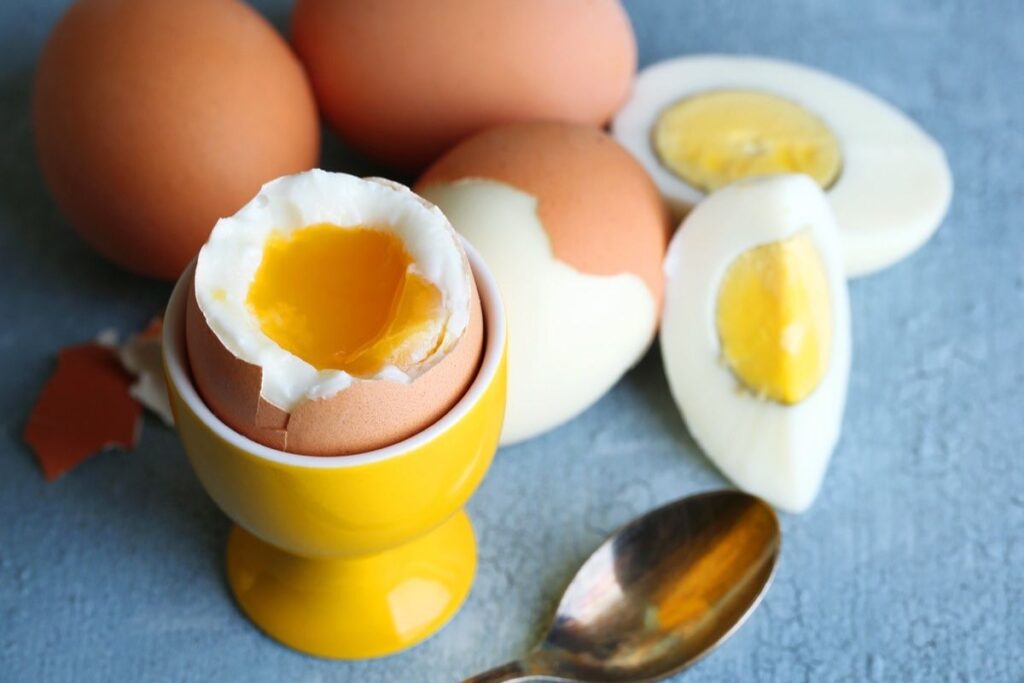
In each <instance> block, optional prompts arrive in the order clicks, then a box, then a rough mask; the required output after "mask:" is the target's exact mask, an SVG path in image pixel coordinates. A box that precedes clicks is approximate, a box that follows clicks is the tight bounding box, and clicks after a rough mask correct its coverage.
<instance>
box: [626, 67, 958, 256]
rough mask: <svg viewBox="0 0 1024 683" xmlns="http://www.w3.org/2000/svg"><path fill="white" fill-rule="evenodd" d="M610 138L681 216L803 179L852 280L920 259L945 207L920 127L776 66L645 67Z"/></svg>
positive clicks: (943, 185) (937, 160)
mask: <svg viewBox="0 0 1024 683" xmlns="http://www.w3.org/2000/svg"><path fill="white" fill-rule="evenodd" d="M613 131H614V135H615V137H616V139H618V140H619V141H620V142H621V143H622V144H623V145H625V146H626V147H627V148H628V149H629V150H630V151H631V152H632V153H633V154H634V155H636V157H637V158H638V159H639V160H640V161H641V162H642V163H643V164H644V166H646V167H647V169H648V170H649V171H650V172H651V174H652V175H653V176H654V179H655V181H656V182H657V183H658V187H659V188H660V189H661V192H662V194H663V195H664V197H665V199H666V200H667V201H668V202H669V203H670V204H671V205H672V207H673V209H674V210H675V212H676V214H677V215H682V214H685V212H686V211H689V210H690V209H691V208H692V207H693V206H694V205H695V204H696V203H697V202H699V201H700V200H701V199H702V198H703V197H704V196H706V195H707V193H709V192H712V191H714V190H716V189H718V188H720V187H722V186H724V185H726V184H728V183H730V182H733V181H735V180H737V179H740V178H745V177H749V176H759V175H767V174H772V173H804V174H806V175H808V176H810V177H811V178H813V179H814V180H815V182H816V183H818V185H819V186H820V187H821V188H822V189H823V190H825V191H826V193H827V195H828V199H829V202H830V203H831V205H832V209H833V211H834V212H835V214H836V217H837V219H838V221H839V226H840V229H841V230H840V242H841V244H842V250H843V258H844V263H845V268H846V271H847V273H848V274H849V275H850V276H859V275H866V274H868V273H872V272H875V271H877V270H880V269H882V268H885V267H887V266H890V265H892V264H894V263H896V262H897V261H899V260H901V259H903V258H906V257H907V256H909V255H910V254H911V253H913V252H914V251H915V250H917V249H918V248H919V247H920V246H921V245H923V244H924V243H925V242H926V241H927V240H928V238H929V237H931V235H932V234H933V233H934V232H935V231H936V230H937V229H938V227H939V224H940V223H941V222H942V219H943V218H944V217H945V215H946V211H947V209H948V207H949V203H950V198H951V196H952V187H953V183H952V175H951V174H950V170H949V165H948V164H947V162H946V158H945V155H944V153H943V151H942V148H941V147H940V146H939V145H938V143H936V142H935V140H933V139H932V138H931V137H929V136H928V134H927V133H925V132H924V131H923V130H921V128H920V127H919V126H918V125H917V124H915V123H914V122H913V121H911V120H910V119H909V118H907V117H906V116H905V115H903V114H902V113H901V112H899V111H898V110H896V109H895V108H893V107H892V106H890V105H889V104H887V103H885V102H883V101H882V100H880V99H879V98H877V97H875V96H874V95H872V94H870V93H868V92H866V91H865V90H862V89H861V88H858V87H857V86H854V85H852V84H850V83H847V82H845V81H843V80H841V79H839V78H836V77H835V76H831V75H829V74H826V73H823V72H821V71H818V70H815V69H811V68H808V67H805V66H800V65H798V64H793V63H789V62H784V61H779V60H774V59H764V58H760V57H735V56H724V55H702V56H692V57H681V58H677V59H670V60H668V61H665V62H661V63H658V64H655V65H653V66H650V67H648V68H646V69H644V70H643V71H642V72H641V73H640V75H639V76H638V77H637V80H636V85H635V87H634V89H633V94H632V96H631V97H630V99H629V101H628V102H627V103H626V105H625V106H624V107H623V108H622V110H621V111H619V113H618V114H617V115H616V117H615V121H614V123H613Z"/></svg>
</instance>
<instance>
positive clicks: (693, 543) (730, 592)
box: [465, 491, 781, 683]
mask: <svg viewBox="0 0 1024 683" xmlns="http://www.w3.org/2000/svg"><path fill="white" fill-rule="evenodd" d="M780 543H781V532H780V529H779V523H778V518H777V517H776V516H775V512H774V511H773V510H772V508H771V507H770V506H769V505H767V504H766V503H765V502H764V501H762V500H760V499H759V498H755V497H754V496H751V495H748V494H745V493H741V492H739V491H716V492H711V493H704V494H699V495H696V496H691V497H688V498H683V499H681V500H678V501H675V502H673V503H669V504H668V505H665V506H663V507H660V508H658V509H656V510H653V511H652V512H649V513H647V514H646V515H644V516H642V517H640V518H638V519H636V520H634V521H632V522H630V523H629V524H627V525H626V526H624V527H622V528H621V529H619V530H618V531H617V532H615V533H614V534H613V535H612V536H611V537H610V538H608V540H606V541H605V542H604V543H603V544H602V545H601V546H600V547H599V548H598V549H597V550H596V551H595V552H594V554H593V555H591V556H590V558H589V559H587V561H586V562H585V563H584V564H583V566H582V567H581V568H580V570H579V572H578V573H577V574H576V577H575V578H574V579H573V581H572V583H571V584H570V585H569V588H568V589H567V590H566V592H565V595H564V596H563V597H562V601H561V602H560V603H559V605H558V609H557V610H556V612H555V616H554V619H553V620H552V624H551V627H550V629H549V630H548V633H547V635H546V636H545V638H544V640H543V642H541V643H540V645H538V646H537V647H536V648H535V649H534V650H533V651H532V652H530V653H529V654H527V655H526V656H525V657H523V658H522V659H520V660H517V661H514V662H510V663H509V664H506V665H504V666H501V667H498V668H496V669H492V670H491V671H488V672H486V673H483V674H480V675H479V676H476V677H473V678H470V679H467V681H465V683H499V682H502V681H530V680H556V681H559V680H560V681H580V682H588V683H643V682H646V681H656V680H660V679H662V678H665V677H666V676H669V675H671V674H673V673H675V672H677V671H679V670H680V669H683V668H685V667H687V666H689V665H690V664H693V663H694V662H695V661H697V660H698V659H700V658H701V657H702V656H703V655H705V654H706V653H708V652H710V651H711V650H712V649H713V648H714V647H715V646H716V645H718V644H719V643H721V642H722V641H723V640H725V639H726V638H727V637H728V636H729V635H731V634H732V633H733V632H734V631H735V630H736V629H737V628H738V627H739V626H740V624H742V623H743V621H744V619H745V618H746V617H747V615H748V614H750V612H751V611H752V610H753V609H754V607H756V606H757V604H758V602H760V599H761V596H762V595H763V594H764V591H765V589H766V588H767V587H768V585H769V584H770V583H771V579H772V575H773V573H774V570H775V564H776V560H777V559H778V555H779V548H780Z"/></svg>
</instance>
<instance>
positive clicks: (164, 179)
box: [33, 0, 320, 279]
mask: <svg viewBox="0 0 1024 683" xmlns="http://www.w3.org/2000/svg"><path fill="white" fill-rule="evenodd" d="M33 98H34V102H33V108H34V118H33V126H34V132H35V139H36V147H37V150H38V155H39V163H40V165H41V167H42V171H43V175H44V177H45V179H46V182H47V184H48V185H49V188H50V190H51V192H52V194H53V196H54V198H55V199H56V201H57V203H58V205H59V206H60V208H61V210H62V211H63V213H64V214H65V215H66V217H67V218H68V219H69V221H70V222H71V224H72V226H73V227H74V228H75V229H76V230H77V231H78V233H80V235H81V236H82V237H83V238H84V239H85V240H86V241H87V242H88V243H89V244H91V245H92V246H93V247H94V248H96V249H97V250H98V251H99V252H100V253H101V254H103V255H104V256H106V257H107V258H109V259H110V260H112V261H114V262H115V263H117V264H119V265H121V266H123V267H125V268H127V269H129V270H132V271H134V272H136V273H141V274H143V275H148V276H152V277H156V278H163V279H173V278H176V277H177V276H178V275H179V274H180V273H181V271H182V270H183V269H184V267H185V266H186V265H187V264H188V263H189V261H191V259H192V258H193V257H194V256H195V255H196V252H197V251H198V250H199V247H200V246H202V244H203V242H204V241H205V240H206V237H207V236H208V235H209V233H210V228H211V227H212V226H213V224H214V223H215V222H216V220H217V219H218V218H220V217H221V216H226V215H229V214H231V213H233V212H234V211H235V210H237V209H238V207H240V206H241V205H242V204H244V203H245V202H246V201H247V200H248V199H249V198H250V197H251V196H252V195H253V194H255V193H256V192H257V191H258V190H259V188H260V186H261V185H262V184H263V183H265V182H266V181H268V180H271V179H272V178H275V177H277V176H280V175H285V174H289V173H294V172H297V171H301V170H305V169H308V168H311V167H313V166H315V165H316V161H317V156H318V154H319V146H320V140H319V136H320V132H319V123H318V121H317V112H316V103H315V101H314V99H313V94H312V91H311V89H310V87H309V83H308V81H307V80H306V77H305V74H304V73H303V70H302V65H301V64H300V63H299V61H298V60H297V59H296V57H295V56H294V55H293V54H292V52H291V50H290V49H289V47H288V44H287V43H286V42H285V41H284V39H283V38H282V37H281V36H280V35H279V34H278V33H277V32H276V31H275V30H274V28H273V27H272V26H271V25H270V24H269V23H267V21H265V20H264V19H263V18H262V17H261V16H260V15H259V14H257V13H256V12H255V11H254V10H252V9H251V8H250V7H248V6H247V5H246V4H244V3H242V2H238V1H237V0H146V1H145V2H138V1H137V0H79V1H78V2H75V3H74V4H72V5H71V7H70V8H69V9H68V11H67V13H66V14H65V15H64V16H63V18H62V19H61V20H60V21H59V22H58V24H57V25H56V27H55V28H54V29H53V33H52V34H51V35H50V37H49V40H48V41H47V42H46V46H45V47H44V49H43V52H42V55H41V57H40V60H39V65H38V69H37V72H36V77H35V89H34V93H33Z"/></svg>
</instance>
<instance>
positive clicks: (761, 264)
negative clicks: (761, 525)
mask: <svg viewBox="0 0 1024 683" xmlns="http://www.w3.org/2000/svg"><path fill="white" fill-rule="evenodd" d="M665 276H666V293H665V310H664V316H663V320H662V325H661V335H660V341H661V355H662V359H663V362H664V364H665V371H666V375H667V376H668V380H669V387H670V389H671V392H672V396H673V398H674V399H675V402H676V404H677V405H678V406H679V410H680V412H681V413H682V415H683V418H684V419H685V421H686V424H687V426H688V428H689V431H690V433H691V434H692V436H693V438H694V439H695V440H696V441H697V443H698V444H699V445H700V446H701V448H702V449H703V450H704V452H705V453H706V454H707V456H708V457H709V458H710V459H711V461H712V462H714V463H715V464H716V465H717V466H718V468H719V469H720V470H721V471H722V472H723V473H724V474H725V475H726V476H727V477H728V478H729V479H731V480H732V481H733V482H735V483H736V485H737V486H739V487H740V488H742V489H744V490H746V491H749V492H751V493H754V494H756V495H759V496H761V497H763V498H764V499H766V500H768V501H769V502H771V503H773V504H775V505H777V506H778V507H781V508H784V509H787V510H791V511H794V512H798V511H802V510H805V509H806V508H807V507H808V506H809V505H810V504H811V502H812V501H813V500H814V498H815V496H816V495H817V493H818V490H819V488H820V485H821V481H822V477H823V476H824V473H825V470H826V468H827V466H828V462H829V460H830V458H831V454H832V450H833V448H834V447H835V445H836V443H837V441H838V439H839V435H840V431H841V427H842V418H843V409H844V405H845V402H846V390H847V383H848V377H849V367H850V310H849V299H848V294H847V289H846V280H845V276H844V272H843V261H842V248H841V242H840V231H839V227H838V224H837V222H836V219H835V215H834V213H833V211H832V209H831V208H830V206H829V202H828V201H827V199H826V197H825V194H824V193H823V192H822V190H821V188H820V187H819V186H818V185H817V184H816V183H815V182H814V181H813V180H812V179H811V178H810V177H809V176H806V175H802V174H786V175H777V176H768V177H764V178H751V179H746V180H741V181H738V182H736V183H735V184H732V185H728V186H727V187H725V188H723V189H721V190H718V191H716V192H714V193H712V194H711V195H710V196H708V198H707V199H705V200H704V201H702V202H701V203H700V204H698V205H697V206H696V208H694V209H693V211H692V212H690V214H689V215H688V216H687V218H686V220H685V221H684V222H683V224H682V226H681V227H680V229H679V231H678V232H677V233H676V234H675V236H674V237H673V238H672V241H671V243H670V244H669V247H668V254H667V256H666V258H665Z"/></svg>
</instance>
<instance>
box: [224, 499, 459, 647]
mask: <svg viewBox="0 0 1024 683" xmlns="http://www.w3.org/2000/svg"><path fill="white" fill-rule="evenodd" d="M475 574H476V541H475V538H474V536H473V528H472V526H471V525H470V522H469V517H468V516H467V515H466V513H465V512H464V511H462V510H460V511H459V512H457V513H456V514H455V515H453V516H452V517H451V518H450V519H448V520H447V521H446V522H444V523H443V524H442V525H441V526H439V527H438V528H436V529H434V530H433V531H431V532H429V533H427V534H425V535H423V536H421V537H420V538H417V539H416V540H414V541H412V542H410V543H407V544H405V545H402V546H399V547H397V548H393V549H390V550H386V551H384V552H381V553H378V554H376V555H369V556H361V557H349V558H307V557H300V556H297V555H293V554H291V553H287V552H284V551H282V550H280V549H278V548H276V547H274V546H272V545H270V544H269V543H266V542H264V541H261V540H260V539H258V538H257V537H255V536H253V535H252V534H250V533H249V532H247V531H245V530H244V529H242V528H241V527H238V526H236V527H234V528H233V529H232V531H231V534H230V536H229V538H228V543H227V577H228V585H229V586H230V587H231V592H232V593H233V595H234V597H235V600H236V602H237V603H238V605H239V607H240V608H241V609H242V611H243V612H244V613H245V614H246V616H247V617H248V618H249V619H250V620H251V621H252V622H253V623H254V624H256V626H258V627H259V628H260V630H262V631H263V632H264V633H266V634H267V635H268V636H270V637H271V638H273V639H274V640H277V641H278V642H280V643H282V644H283V645H286V646H288V647H290V648H293V649H295V650H298V651H300V652H303V653H306V654H309V655H314V656H317V657H324V658H328V659H367V658H372V657H383V656H387V655H391V654H394V653H396V652H399V651H400V650H404V649H406V648H408V647H411V646H413V645H415V644H417V643H419V642H420V641H422V640H425V639H426V638H428V637H430V636H431V635H433V634H434V633H436V632H437V631H439V630H440V629H441V628H442V627H443V626H444V625H445V624H446V623H448V621H449V620H450V619H451V618H452V617H453V616H454V615H455V613H456V612H457V611H458V610H459V608H460V607H461V606H462V603H463V602H464V601H465V599H466V596H467V595H468V594H469V590H470V588H471V586H472V584H473V577H474V575H475Z"/></svg>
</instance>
